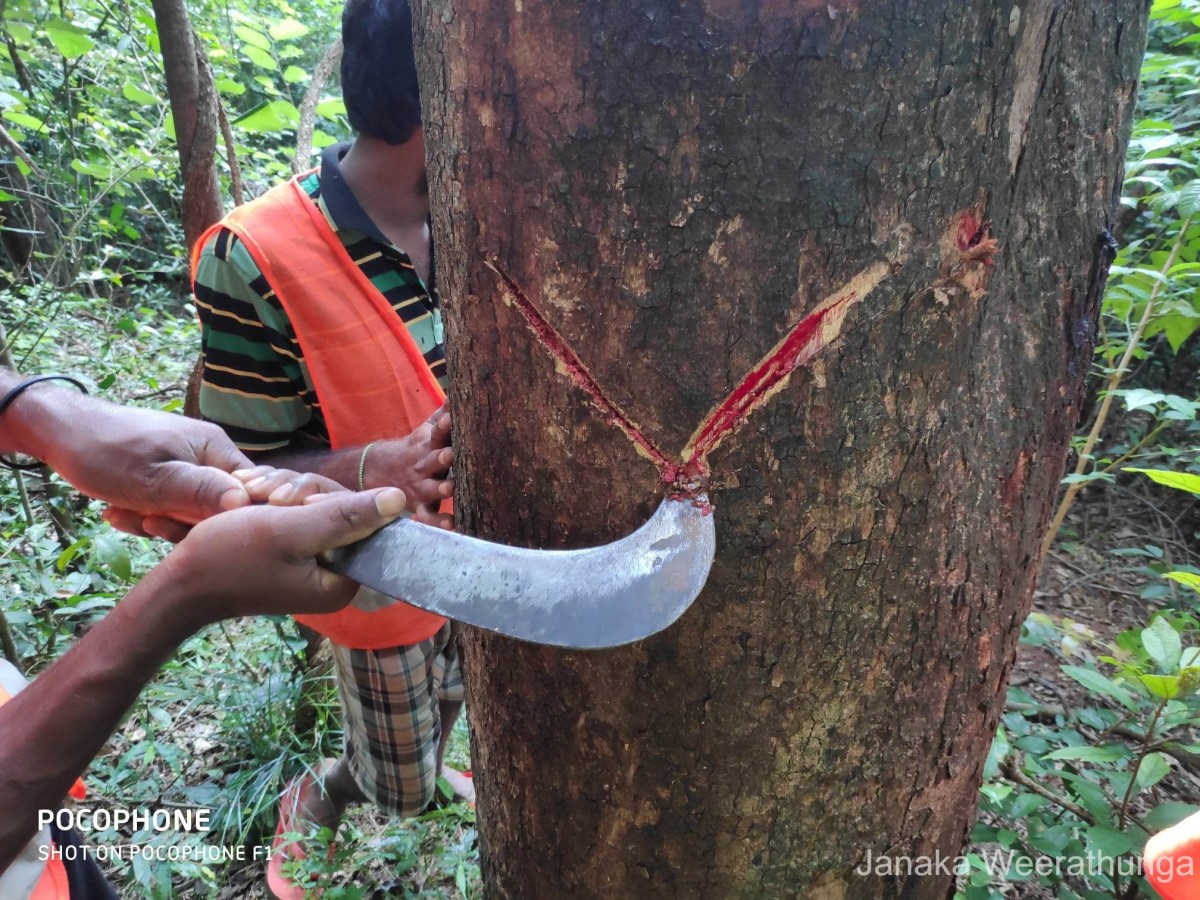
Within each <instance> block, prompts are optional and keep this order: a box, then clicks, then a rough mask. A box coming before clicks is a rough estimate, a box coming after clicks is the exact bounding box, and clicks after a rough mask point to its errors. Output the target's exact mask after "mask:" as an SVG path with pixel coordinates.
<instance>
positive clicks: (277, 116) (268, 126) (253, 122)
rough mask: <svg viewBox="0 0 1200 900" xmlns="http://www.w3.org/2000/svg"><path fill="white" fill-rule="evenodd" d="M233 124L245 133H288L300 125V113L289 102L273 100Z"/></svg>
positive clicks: (235, 120)
mask: <svg viewBox="0 0 1200 900" xmlns="http://www.w3.org/2000/svg"><path fill="white" fill-rule="evenodd" d="M233 124H234V125H237V126H238V127H239V128H242V129H243V130H245V131H253V132H257V133H260V134H261V133H267V132H272V131H286V130H287V129H289V128H295V127H296V126H297V125H298V124H300V111H299V110H298V109H296V107H295V106H294V105H293V104H292V103H290V102H289V101H287V100H272V101H271V102H270V103H264V104H262V105H260V106H257V107H255V108H254V109H252V110H251V111H250V112H248V113H246V114H245V115H244V116H240V117H239V118H237V119H234V121H233Z"/></svg>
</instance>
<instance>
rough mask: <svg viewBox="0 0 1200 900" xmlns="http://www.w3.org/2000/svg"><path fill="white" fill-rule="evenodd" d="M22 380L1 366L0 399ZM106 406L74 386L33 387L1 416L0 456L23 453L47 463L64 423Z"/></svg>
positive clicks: (44, 383)
mask: <svg viewBox="0 0 1200 900" xmlns="http://www.w3.org/2000/svg"><path fill="white" fill-rule="evenodd" d="M21 381H22V376H21V375H20V374H19V373H17V372H15V371H13V370H12V369H8V368H4V367H3V366H0V396H3V395H4V394H7V393H8V391H9V390H11V389H12V388H13V387H15V386H16V385H17V384H19V383H20V382H21ZM103 403H104V401H103V400H97V399H95V398H93V397H88V396H86V395H84V394H82V393H80V392H79V390H77V389H76V388H74V387H63V386H61V385H59V384H55V383H54V382H40V383H38V384H35V385H31V386H30V387H28V388H26V389H25V390H24V391H22V392H21V395H20V396H19V397H17V399H16V400H15V401H13V403H12V404H11V405H10V406H9V407H8V408H7V409H6V410H5V411H4V413H3V414H0V453H4V454H9V453H24V454H26V455H28V456H32V457H35V458H37V459H40V460H42V461H43V462H45V461H47V457H48V456H50V455H52V453H53V449H54V447H53V444H52V439H53V437H54V435H56V434H58V433H59V432H60V430H61V429H62V426H63V424H64V423H65V422H68V421H71V420H72V419H73V418H77V417H79V416H84V415H87V409H88V408H89V407H95V406H96V405H98V404H103Z"/></svg>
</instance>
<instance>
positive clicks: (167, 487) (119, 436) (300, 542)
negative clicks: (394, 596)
mask: <svg viewBox="0 0 1200 900" xmlns="http://www.w3.org/2000/svg"><path fill="white" fill-rule="evenodd" d="M13 452H19V453H25V454H28V455H31V456H34V457H37V458H38V459H40V460H42V461H44V462H46V463H48V464H49V465H51V466H52V467H53V468H55V469H56V470H57V471H58V472H59V474H60V475H62V476H63V477H64V478H66V479H67V480H69V481H70V482H71V483H72V484H74V485H75V486H76V487H78V488H79V489H80V490H82V491H83V492H84V493H87V494H89V495H90V496H93V497H96V498H98V499H102V500H105V501H106V502H108V503H109V504H110V509H109V511H108V513H107V514H106V518H108V519H109V521H111V522H114V523H116V524H118V525H120V526H121V527H123V528H125V529H127V530H131V531H135V532H137V533H143V534H161V535H164V536H167V537H170V538H173V539H178V538H183V540H182V542H181V543H180V544H179V546H178V547H177V548H176V549H175V550H174V551H172V553H171V554H170V555H169V556H167V558H166V559H165V560H164V561H163V562H162V563H161V564H160V565H159V566H158V567H157V568H155V569H154V570H153V571H152V572H150V574H148V575H147V576H146V577H145V578H144V579H143V580H142V581H141V582H140V583H139V584H138V585H137V586H135V587H134V588H133V589H132V590H131V591H130V592H129V594H128V595H127V596H126V597H125V599H124V600H122V601H121V603H120V604H119V605H118V606H117V607H116V608H115V609H114V610H113V611H112V612H111V613H109V614H108V615H107V616H106V617H105V618H104V619H103V620H101V621H100V622H99V623H98V624H97V625H95V626H94V627H93V628H92V629H91V630H90V631H89V632H88V633H87V634H86V635H85V636H84V637H83V638H82V639H81V640H79V641H78V642H77V643H76V644H75V646H73V647H72V648H71V649H70V650H69V651H68V652H67V653H66V654H65V655H64V656H63V658H62V659H60V660H59V661H58V662H56V663H55V664H54V665H52V666H51V667H50V668H48V669H47V670H46V671H45V672H43V673H42V674H41V675H40V676H39V677H38V678H37V679H36V680H34V681H33V683H32V684H29V685H28V686H26V685H25V682H24V679H23V678H21V677H20V674H19V673H18V672H16V670H15V668H14V667H12V666H11V665H10V664H8V663H3V662H2V661H0V663H2V664H0V898H3V900H27V898H34V900H50V898H55V900H65V898H72V900H81V898H84V900H90V898H95V897H104V898H112V897H115V894H113V893H112V890H111V888H109V887H108V886H107V885H106V883H105V882H104V880H103V877H102V876H101V875H100V873H99V871H98V870H97V869H96V867H95V864H94V862H92V863H91V864H90V865H88V863H87V862H83V861H80V860H78V859H73V860H70V861H69V862H67V863H66V864H64V862H63V860H62V859H56V858H55V856H54V854H53V853H52V852H51V851H52V846H51V840H54V841H55V842H56V843H57V846H59V847H62V846H64V845H65V844H76V843H77V842H78V836H77V835H74V834H72V833H71V832H65V833H64V832H60V833H58V834H55V835H53V836H52V835H51V833H50V829H48V828H43V829H39V828H38V814H39V811H46V810H57V809H58V808H59V807H60V806H61V805H62V801H63V798H64V797H65V796H66V795H67V793H68V792H69V791H71V789H72V785H73V783H75V782H76V780H77V779H78V777H79V775H80V774H81V773H82V772H83V770H84V768H85V767H86V766H87V764H88V763H89V762H90V761H91V759H92V758H93V756H95V754H96V753H97V752H98V751H99V750H100V748H101V747H102V746H103V745H104V743H105V741H107V740H108V737H109V735H110V734H111V733H112V732H113V730H114V729H115V728H116V726H117V725H118V723H119V722H120V720H121V717H122V716H123V715H124V713H125V711H126V710H127V709H128V708H129V706H130V705H131V704H132V703H133V701H134V699H135V698H136V697H137V694H138V692H139V691H140V690H141V688H142V686H143V685H144V684H145V683H146V682H147V681H149V679H150V678H152V677H153V676H154V674H155V673H156V672H157V670H158V668H159V667H160V666H161V665H162V663H163V662H164V661H165V660H166V659H167V657H168V656H169V655H170V654H171V652H173V651H174V649H175V648H176V647H177V646H178V645H179V644H180V643H182V642H183V641H184V640H186V639H187V638H188V637H190V636H191V635H192V634H194V633H195V632H196V631H197V630H199V629H200V628H201V627H203V626H205V625H207V624H209V623H211V622H216V621H218V620H220V619H224V618H229V617H233V616H242V615H260V614H280V613H287V612H308V613H318V614H319V613H327V612H330V611H333V610H336V609H338V608H340V607H343V606H345V605H346V604H347V603H348V602H349V601H350V599H351V597H352V596H353V595H354V592H355V590H356V588H357V585H355V584H354V583H353V582H350V581H348V580H347V579H345V578H342V577H340V576H337V575H334V574H333V573H331V572H329V571H328V570H326V569H322V568H320V567H318V566H317V564H316V560H315V557H316V556H317V555H318V554H319V553H322V552H324V551H326V550H329V549H332V548H334V547H338V546H343V545H345V544H348V543H351V542H353V541H355V540H359V539H361V538H363V537H366V536H367V535H368V534H370V533H371V532H373V531H375V530H376V529H378V528H380V527H381V526H383V525H384V524H386V523H387V522H389V521H391V520H393V519H394V518H396V516H397V515H399V513H400V511H401V509H402V508H403V505H404V497H403V494H402V493H401V492H400V491H398V490H395V489H380V490H375V491H370V492H367V493H360V494H352V493H349V492H346V491H339V492H338V493H321V492H322V491H330V490H334V491H336V490H337V485H333V484H331V483H329V482H328V481H325V480H323V479H316V478H313V477H311V476H298V475H296V474H295V473H292V474H291V475H287V474H283V473H276V472H269V473H262V474H267V475H269V479H267V480H269V481H270V482H271V483H272V484H274V485H275V486H276V487H275V489H274V490H275V491H276V492H277V496H276V500H277V501H278V500H279V499H280V497H286V500H287V502H289V503H296V502H299V501H305V500H306V498H307V500H306V502H305V505H303V506H299V507H294V508H289V509H283V508H272V507H268V506H250V504H251V503H252V502H255V501H261V500H262V499H264V498H263V496H262V493H261V491H260V490H259V489H258V488H257V487H256V486H255V485H253V484H250V485H246V484H244V482H243V480H242V479H244V478H250V477H252V476H248V475H246V474H245V472H246V470H248V469H250V463H249V461H248V460H247V459H246V458H245V457H244V456H243V455H242V454H241V453H240V452H238V451H237V450H236V449H235V448H234V447H233V445H232V444H231V443H230V442H229V440H228V438H226V437H225V435H224V434H223V433H222V432H221V431H220V430H219V429H217V428H215V427H213V426H208V425H204V424H201V423H198V422H193V421H190V420H188V419H183V418H181V417H178V416H172V415H167V414H165V413H155V412H150V411H145V410H128V409H122V408H121V407H117V406H113V405H112V404H109V403H105V402H103V401H100V400H95V399H92V398H90V397H85V396H82V395H78V394H75V393H74V392H73V391H70V390H63V389H62V388H58V387H56V386H54V385H51V384H46V383H44V382H43V381H41V380H39V379H38V378H33V379H25V380H24V381H22V380H20V379H19V378H18V376H16V375H15V374H14V373H12V372H11V371H9V370H7V369H0V453H5V454H7V453H13ZM235 472H238V473H239V475H241V476H242V478H239V477H237V476H235V475H234V474H233V473H235ZM289 488H290V489H289ZM209 516H212V518H206V517H209ZM202 519H204V520H205V521H201V520H202ZM197 522H199V523H200V524H195V523H197ZM193 526H194V527H193ZM189 532H190V533H189Z"/></svg>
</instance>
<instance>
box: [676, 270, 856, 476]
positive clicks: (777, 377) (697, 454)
mask: <svg viewBox="0 0 1200 900" xmlns="http://www.w3.org/2000/svg"><path fill="white" fill-rule="evenodd" d="M855 296H856V294H855V293H854V292H853V291H850V292H847V293H846V294H843V295H842V296H841V297H838V298H837V299H836V300H834V301H833V302H831V303H829V304H827V305H824V306H823V307H822V308H821V309H818V310H816V311H815V312H813V313H811V314H809V315H808V316H805V317H804V318H803V319H801V320H800V321H799V322H798V323H796V325H795V326H794V327H793V328H792V331H791V333H790V334H788V336H787V337H786V338H784V339H783V341H781V342H780V343H779V344H778V345H777V347H776V349H775V350H774V351H773V352H772V353H771V354H770V355H769V356H768V357H767V358H766V359H764V360H763V361H762V362H760V363H759V364H758V365H757V366H755V367H754V368H753V369H751V370H750V373H749V374H748V375H747V376H746V377H745V378H744V379H743V380H742V382H741V384H739V385H738V386H737V387H736V388H734V391H733V393H732V394H730V395H729V396H728V397H726V398H725V401H724V402H723V403H722V404H721V405H720V406H719V407H717V409H716V410H714V411H713V412H712V413H711V414H710V415H709V417H708V418H707V419H706V420H705V421H704V424H703V425H701V426H700V428H699V429H697V431H696V436H695V438H694V439H693V441H692V442H691V445H692V447H691V449H692V452H691V454H690V457H689V458H688V462H687V463H686V469H685V471H686V472H687V473H688V474H693V473H694V474H697V475H702V474H704V473H705V472H706V471H707V465H706V457H707V456H708V454H709V453H711V452H712V451H713V450H715V449H716V447H717V445H718V444H720V443H721V441H722V440H724V439H725V437H727V436H728V435H729V434H731V433H732V432H733V431H735V430H736V429H738V428H739V427H741V425H742V424H743V423H744V422H745V420H746V417H747V416H749V415H750V413H751V412H752V411H753V410H754V408H755V407H756V406H757V405H758V404H759V402H760V401H761V400H762V399H763V398H764V397H765V396H766V395H767V394H768V393H769V392H770V391H771V389H772V388H774V387H775V386H776V385H778V384H779V382H781V381H782V380H783V379H785V378H787V377H788V376H789V375H790V374H792V372H793V371H795V369H796V367H797V366H799V365H801V364H803V363H805V362H807V361H808V360H810V359H812V357H813V356H814V355H815V354H816V353H817V352H818V351H820V350H821V348H822V347H824V346H825V341H824V340H822V339H821V325H822V324H823V323H824V322H825V320H826V319H827V318H828V317H829V316H831V315H834V314H836V313H837V312H839V311H840V310H841V309H842V307H844V306H845V305H846V304H847V303H849V302H850V301H851V300H853V299H854V298H855Z"/></svg>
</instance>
